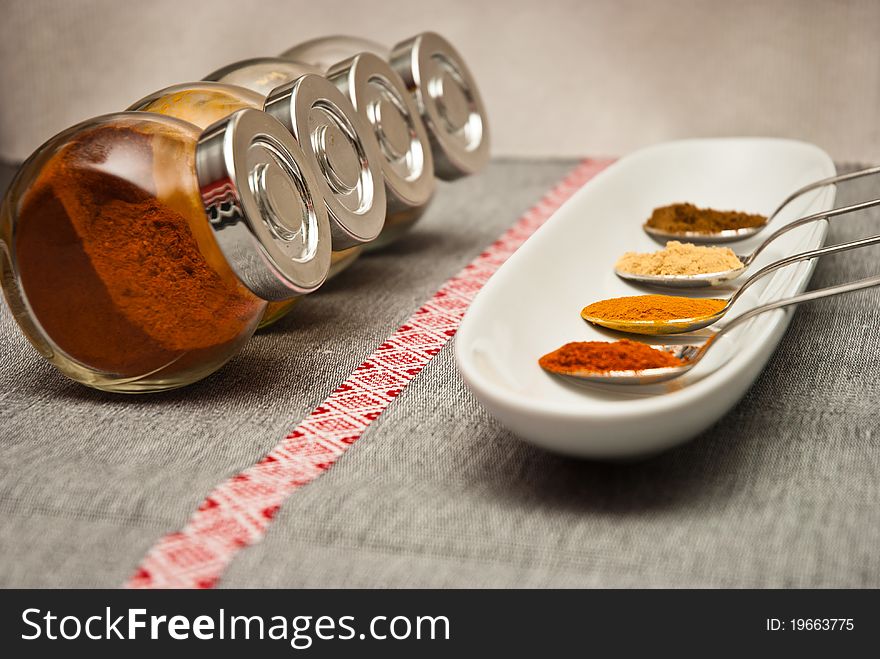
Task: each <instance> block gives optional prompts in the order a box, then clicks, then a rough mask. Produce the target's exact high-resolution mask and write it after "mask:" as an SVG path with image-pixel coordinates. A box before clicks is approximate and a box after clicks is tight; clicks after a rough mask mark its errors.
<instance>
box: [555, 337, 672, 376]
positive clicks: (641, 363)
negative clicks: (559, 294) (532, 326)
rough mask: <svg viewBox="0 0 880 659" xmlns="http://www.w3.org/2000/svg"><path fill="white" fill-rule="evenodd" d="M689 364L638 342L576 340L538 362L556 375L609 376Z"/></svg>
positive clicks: (663, 351) (670, 354)
mask: <svg viewBox="0 0 880 659" xmlns="http://www.w3.org/2000/svg"><path fill="white" fill-rule="evenodd" d="M684 363H685V362H684V361H683V360H681V359H679V358H678V357H676V356H675V355H673V354H672V353H670V352H668V351H666V350H658V349H657V348H652V347H651V346H649V345H646V344H644V343H639V342H637V341H629V340H626V339H624V340H622V341H613V342H609V341H575V342H572V343H566V344H565V345H564V346H562V347H561V348H558V349H556V350H554V351H553V352H550V353H547V354H546V355H544V356H543V357H541V358H540V359H539V360H538V364H539V365H540V366H541V368H543V369H544V370H547V371H551V372H553V373H561V374H572V373H579V372H584V371H586V372H595V373H607V372H609V371H643V370H646V369H650V368H666V367H670V366H682V365H683V364H684Z"/></svg>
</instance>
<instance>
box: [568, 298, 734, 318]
mask: <svg viewBox="0 0 880 659" xmlns="http://www.w3.org/2000/svg"><path fill="white" fill-rule="evenodd" d="M726 304H727V300H722V299H720V298H690V297H682V296H678V295H633V296H630V297H617V298H611V299H608V300H601V301H599V302H594V303H593V304H590V305H588V306H586V307H584V309H583V311H581V317H583V318H585V319H587V320H590V319H591V318H601V319H603V320H647V321H664V320H677V319H680V318H703V317H706V316H714V315H715V314H716V313H718V312H719V311H721V310H722V309H723V308H724V306H725V305H726Z"/></svg>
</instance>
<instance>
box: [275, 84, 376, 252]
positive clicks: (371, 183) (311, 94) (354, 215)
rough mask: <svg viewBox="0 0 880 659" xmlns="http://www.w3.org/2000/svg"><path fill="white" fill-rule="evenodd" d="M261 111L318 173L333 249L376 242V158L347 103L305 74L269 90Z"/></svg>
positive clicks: (371, 137) (331, 86)
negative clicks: (279, 126) (285, 131)
mask: <svg viewBox="0 0 880 659" xmlns="http://www.w3.org/2000/svg"><path fill="white" fill-rule="evenodd" d="M265 111H266V112H268V113H270V114H271V115H273V116H274V117H276V118H277V119H278V120H279V121H281V123H282V124H284V126H285V127H286V128H287V129H288V130H289V131H290V132H292V133H293V135H294V137H296V139H297V141H298V142H299V143H300V145H302V148H303V151H304V152H305V154H306V157H307V158H308V159H309V161H310V162H311V163H312V166H313V167H314V168H315V171H316V172H319V173H320V175H319V176H318V177H317V179H318V186H319V188H318V189H320V190H322V192H323V195H324V200H325V202H326V204H327V210H328V212H329V214H330V232H331V234H332V236H333V249H334V250H340V249H346V248H348V247H353V246H355V245H359V244H362V243H366V242H369V241H371V240H373V239H374V238H376V236H378V235H379V232H380V231H381V230H382V226H383V225H384V223H385V185H384V180H383V178H382V166H381V162H382V156H381V153H380V151H379V144H378V143H377V141H376V137H375V135H373V132H372V131H371V130H370V129H369V128H368V127H367V126H365V125H364V122H363V121H362V120H361V118H360V117H359V116H358V114H357V113H356V112H355V110H354V107H352V105H351V101H349V100H348V99H347V98H346V97H345V95H343V93H342V92H341V91H339V89H337V88H336V86H335V85H334V84H333V83H332V82H330V81H329V80H327V79H326V78H324V77H322V76H319V75H311V74H310V75H304V76H301V77H300V78H297V79H296V80H295V81H293V82H291V83H289V84H287V85H283V86H281V87H279V88H277V89H275V90H274V91H272V93H271V94H269V96H268V98H267V99H266V104H265Z"/></svg>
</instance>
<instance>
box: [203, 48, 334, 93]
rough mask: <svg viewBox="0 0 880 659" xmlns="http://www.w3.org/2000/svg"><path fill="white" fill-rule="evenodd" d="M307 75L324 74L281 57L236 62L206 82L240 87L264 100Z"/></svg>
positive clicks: (314, 68)
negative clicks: (282, 86)
mask: <svg viewBox="0 0 880 659" xmlns="http://www.w3.org/2000/svg"><path fill="white" fill-rule="evenodd" d="M307 73H316V74H320V73H323V70H322V69H319V68H318V67H317V66H312V65H310V64H304V63H302V62H292V61H290V60H288V59H283V58H280V57H254V58H251V59H246V60H241V61H240V62H234V63H232V64H229V65H227V66H224V67H223V68H222V69H217V70H216V71H214V72H213V73H211V74H209V75H207V76H205V80H214V81H217V82H225V83H227V84H230V85H238V86H239V87H244V88H246V89H250V90H251V91H255V92H257V93H259V94H260V95H261V96H262V97H263V98H265V97H266V96H268V95H269V92H271V91H272V90H273V89H275V88H276V87H280V86H281V85H283V84H286V83H288V82H292V81H293V80H296V79H297V78H299V77H300V76H302V75H305V74H307Z"/></svg>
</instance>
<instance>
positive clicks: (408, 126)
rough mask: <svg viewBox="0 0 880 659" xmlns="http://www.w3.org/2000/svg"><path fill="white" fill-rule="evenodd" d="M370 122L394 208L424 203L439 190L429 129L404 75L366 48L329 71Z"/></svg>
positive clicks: (363, 117) (391, 204) (392, 209)
mask: <svg viewBox="0 0 880 659" xmlns="http://www.w3.org/2000/svg"><path fill="white" fill-rule="evenodd" d="M327 78H328V79H329V80H330V81H331V82H333V83H335V84H336V85H337V86H338V87H339V88H340V89H341V90H342V91H343V92H344V93H345V94H346V95H347V96H348V97H349V98H350V99H351V102H352V105H354V108H355V110H356V111H357V113H358V114H359V115H360V117H361V119H363V120H364V122H365V123H366V124H367V125H369V126H370V128H372V130H373V134H374V135H375V136H376V140H377V141H378V143H379V150H380V151H381V153H382V171H383V173H384V174H385V185H386V192H387V193H388V194H387V197H388V199H387V203H388V209H389V211H391V212H393V211H396V210H403V209H406V208H411V207H413V206H422V205H424V204H426V203H427V202H428V200H429V199H430V198H431V195H432V194H433V192H434V187H435V181H434V159H433V157H432V155H431V144H430V141H429V139H428V131H427V130H426V129H425V125H424V123H422V120H421V119H420V118H419V111H418V108H417V107H416V104H415V100H414V99H413V98H412V96H410V94H409V92H408V90H407V89H406V87H405V86H404V84H403V80H401V79H400V76H399V75H397V73H395V71H394V69H392V68H391V66H390V65H389V64H388V62H386V61H385V60H383V59H381V58H379V57H378V56H376V55H373V54H372V53H361V54H359V55H356V56H355V57H353V58H351V59H348V60H345V61H344V62H339V63H338V64H336V65H335V66H332V67H331V68H330V70H329V71H328V72H327Z"/></svg>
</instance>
